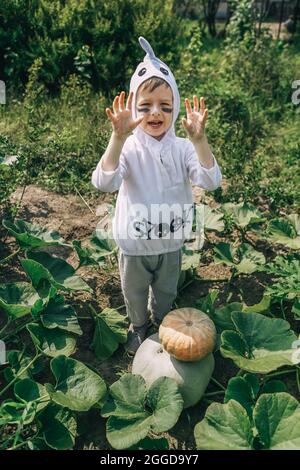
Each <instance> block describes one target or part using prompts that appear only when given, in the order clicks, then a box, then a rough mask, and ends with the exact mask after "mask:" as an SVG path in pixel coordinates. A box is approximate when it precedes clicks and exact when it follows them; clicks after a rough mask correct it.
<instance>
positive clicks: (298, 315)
mask: <svg viewBox="0 0 300 470" xmlns="http://www.w3.org/2000/svg"><path fill="white" fill-rule="evenodd" d="M292 312H293V314H294V316H295V319H296V320H300V299H295V302H294V304H293V307H292Z"/></svg>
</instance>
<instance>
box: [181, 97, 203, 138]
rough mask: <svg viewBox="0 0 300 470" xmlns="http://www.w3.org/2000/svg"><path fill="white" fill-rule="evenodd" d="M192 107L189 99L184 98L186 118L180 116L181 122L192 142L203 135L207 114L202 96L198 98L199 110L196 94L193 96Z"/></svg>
mask: <svg viewBox="0 0 300 470" xmlns="http://www.w3.org/2000/svg"><path fill="white" fill-rule="evenodd" d="M193 100H194V109H193V110H192V108H191V105H190V101H189V99H188V98H186V99H185V100H184V101H185V108H186V118H182V120H181V122H182V125H183V127H184V128H185V130H186V131H187V133H188V135H189V138H190V140H191V141H192V142H196V141H199V140H201V139H202V137H203V136H204V129H205V122H206V119H207V116H208V110H207V109H206V108H205V104H204V98H203V96H202V97H201V99H200V110H199V105H198V98H197V96H196V95H194V96H193Z"/></svg>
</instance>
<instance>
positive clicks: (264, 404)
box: [253, 392, 300, 450]
mask: <svg viewBox="0 0 300 470" xmlns="http://www.w3.org/2000/svg"><path fill="white" fill-rule="evenodd" d="M253 415H254V421H255V425H256V428H257V430H258V433H259V438H260V441H261V443H262V444H263V447H264V449H272V450H299V449H300V404H299V403H298V401H297V400H296V399H295V398H294V397H292V396H291V395H289V394H288V393H284V392H282V393H272V394H264V395H261V396H260V397H259V399H258V401H257V403H256V406H255V409H254V412H253Z"/></svg>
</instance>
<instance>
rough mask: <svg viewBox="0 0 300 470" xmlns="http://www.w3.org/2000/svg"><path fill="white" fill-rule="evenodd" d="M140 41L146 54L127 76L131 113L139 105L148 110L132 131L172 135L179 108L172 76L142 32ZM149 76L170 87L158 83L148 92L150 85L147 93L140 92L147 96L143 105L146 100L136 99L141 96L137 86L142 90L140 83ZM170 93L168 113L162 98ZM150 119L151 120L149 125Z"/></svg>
mask: <svg viewBox="0 0 300 470" xmlns="http://www.w3.org/2000/svg"><path fill="white" fill-rule="evenodd" d="M139 43H140V45H141V47H142V48H143V50H144V51H145V52H146V55H145V57H144V60H143V62H140V63H139V64H138V66H137V68H136V70H135V72H134V74H133V75H132V77H131V80H130V92H133V100H132V115H133V118H134V119H136V118H137V116H138V113H139V112H140V111H138V110H139V109H141V108H147V109H148V110H149V111H147V116H146V115H145V119H144V120H143V121H142V124H140V125H139V126H138V127H137V128H136V129H135V130H134V131H133V133H134V134H135V133H137V132H138V129H143V131H145V132H146V133H147V134H150V135H151V136H153V137H155V138H159V139H160V138H163V137H164V136H165V135H168V136H175V127H174V124H175V121H176V119H177V117H178V114H179V110H180V96H179V92H178V88H177V84H176V80H175V77H174V75H173V74H172V71H171V70H170V68H169V67H168V66H167V64H165V63H164V62H162V61H161V60H160V59H158V57H156V55H155V54H154V51H153V49H152V47H151V45H150V44H149V42H148V41H147V40H146V39H145V38H143V37H142V36H141V37H139ZM152 77H157V78H161V79H162V80H164V81H165V82H166V83H167V84H168V85H169V87H170V88H168V87H166V86H159V87H157V88H155V89H154V90H153V91H152V92H150V90H151V88H152V87H151V88H150V89H147V96H143V98H145V99H146V104H147V106H145V103H143V102H142V103H140V102H139V103H137V100H140V97H141V96H140V93H139V90H140V91H143V90H142V89H143V87H141V85H142V83H144V82H145V81H147V80H148V79H149V78H152ZM145 91H146V90H145ZM143 94H144V91H143ZM171 95H172V113H170V112H169V113H168V112H166V111H164V110H163V108H164V109H167V106H166V105H165V104H164V100H166V102H167V98H169V99H170V97H171ZM150 98H151V101H150ZM147 99H148V102H147ZM170 104H171V103H169V105H170ZM137 105H138V106H137ZM140 105H142V106H140ZM168 108H169V106H168ZM139 115H140V114H139ZM159 121H161V122H162V124H160V125H159V124H157V125H155V123H158V122H159ZM151 122H152V123H154V124H152V126H151Z"/></svg>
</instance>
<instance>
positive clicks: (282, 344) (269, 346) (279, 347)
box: [221, 312, 297, 374]
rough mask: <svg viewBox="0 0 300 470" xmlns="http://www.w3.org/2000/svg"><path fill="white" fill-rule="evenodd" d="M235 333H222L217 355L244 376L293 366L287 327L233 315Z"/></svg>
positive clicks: (252, 316) (275, 321)
mask: <svg viewBox="0 0 300 470" xmlns="http://www.w3.org/2000/svg"><path fill="white" fill-rule="evenodd" d="M231 317H232V321H233V323H234V325H235V328H236V331H223V333H222V334H221V353H222V355H223V356H224V357H227V358H231V359H232V360H233V361H234V362H235V364H236V365H237V366H238V367H240V368H241V369H244V370H246V371H248V372H254V373H262V374H264V373H268V372H270V371H272V370H276V369H278V368H279V367H281V366H283V365H289V366H292V365H294V363H293V353H294V352H295V349H293V342H294V341H295V340H296V339H297V337H296V335H295V334H294V333H293V331H291V329H290V324H289V323H288V322H287V321H285V320H281V319H275V318H267V317H265V316H263V315H261V314H259V313H243V312H233V313H232V314H231Z"/></svg>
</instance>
